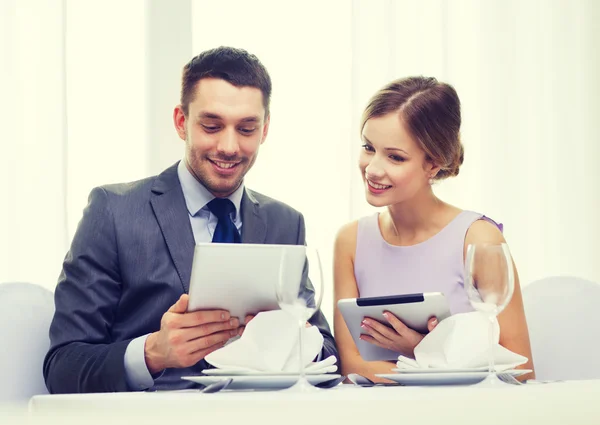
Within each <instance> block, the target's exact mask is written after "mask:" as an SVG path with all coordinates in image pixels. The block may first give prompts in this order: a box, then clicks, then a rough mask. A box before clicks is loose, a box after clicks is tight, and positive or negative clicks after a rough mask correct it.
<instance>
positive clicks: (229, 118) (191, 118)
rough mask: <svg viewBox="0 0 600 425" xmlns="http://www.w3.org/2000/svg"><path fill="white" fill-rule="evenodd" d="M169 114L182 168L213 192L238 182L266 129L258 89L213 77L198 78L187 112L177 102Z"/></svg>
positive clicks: (228, 191)
mask: <svg viewBox="0 0 600 425" xmlns="http://www.w3.org/2000/svg"><path fill="white" fill-rule="evenodd" d="M173 119H174V122H175V128H176V129H177V133H178V134H179V137H181V139H183V140H185V146H186V150H185V159H186V162H187V164H186V165H187V167H188V169H189V170H190V172H191V173H192V174H193V175H194V176H195V177H196V179H197V180H198V181H199V182H200V183H202V184H203V185H204V187H206V188H207V189H208V190H209V191H210V192H211V193H212V194H213V195H215V196H216V197H226V196H229V195H230V194H232V193H233V192H234V191H235V190H236V189H237V188H238V187H239V186H240V185H241V183H242V181H243V180H244V176H245V175H246V173H247V172H248V170H250V168H251V167H252V165H254V161H256V157H257V156H258V148H259V147H260V145H261V144H262V143H263V142H264V141H265V138H266V137H267V132H268V129H269V118H266V119H265V108H264V106H263V95H262V92H261V91H260V89H258V88H255V87H236V86H234V85H232V84H229V83H228V82H226V81H225V80H221V79H217V78H204V79H202V80H200V81H199V82H198V83H197V84H196V88H195V95H194V97H193V101H192V102H190V104H189V106H188V116H187V117H186V116H185V115H184V113H183V110H182V109H181V105H178V106H177V107H176V108H175V111H174V114H173Z"/></svg>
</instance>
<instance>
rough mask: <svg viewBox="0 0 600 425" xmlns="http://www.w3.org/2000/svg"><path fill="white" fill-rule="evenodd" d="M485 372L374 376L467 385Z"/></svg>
mask: <svg viewBox="0 0 600 425" xmlns="http://www.w3.org/2000/svg"><path fill="white" fill-rule="evenodd" d="M529 372H531V370H527V369H512V370H506V371H504V372H502V373H509V374H511V375H512V376H515V377H516V376H521V375H524V374H525V373H529ZM487 375H488V373H487V372H473V371H469V372H438V373H430V372H427V373H378V374H376V376H379V377H381V378H385V379H389V380H391V381H394V382H398V383H400V384H404V385H468V384H476V383H477V382H481V381H483V380H484V379H485V377H486V376H487Z"/></svg>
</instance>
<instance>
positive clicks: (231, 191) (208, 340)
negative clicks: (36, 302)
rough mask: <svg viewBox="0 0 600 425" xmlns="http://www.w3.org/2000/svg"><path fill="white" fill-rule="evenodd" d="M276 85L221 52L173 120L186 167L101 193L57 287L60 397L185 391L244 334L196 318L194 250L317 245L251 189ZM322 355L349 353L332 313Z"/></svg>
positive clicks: (51, 376)
mask: <svg viewBox="0 0 600 425" xmlns="http://www.w3.org/2000/svg"><path fill="white" fill-rule="evenodd" d="M270 96H271V79H270V77H269V74H268V73H267V71H266V69H265V68H264V66H263V65H262V64H261V63H260V61H259V60H258V59H257V58H256V57H255V56H254V55H251V54H249V53H248V52H246V51H244V50H239V49H233V48H228V47H220V48H217V49H213V50H209V51H206V52H203V53H201V54H200V55H198V56H197V57H195V58H194V59H192V60H191V61H190V62H189V63H188V64H187V65H186V66H185V67H184V69H183V76H182V88H181V104H180V105H178V106H177V107H176V108H175V111H174V114H173V120H174V124H175V128H176V130H177V133H178V134H179V137H180V138H181V139H183V140H184V141H185V157H184V160H183V161H181V162H179V163H178V164H175V165H174V166H172V167H170V168H168V169H167V170H165V171H164V172H163V173H161V174H160V175H158V176H155V177H150V178H147V179H144V180H141V181H137V182H133V183H127V184H117V185H109V186H104V187H100V188H95V189H94V190H92V192H91V194H90V197H89V203H88V206H87V207H86V209H85V212H84V215H83V218H82V220H81V222H80V224H79V227H78V229H77V232H76V234H75V237H74V238H73V242H72V245H71V249H70V251H69V253H68V254H67V256H66V259H65V261H64V264H63V270H62V273H61V276H60V279H59V284H58V286H57V288H56V292H55V303H56V313H55V316H54V320H53V321H52V325H51V327H50V340H51V346H50V350H49V352H48V354H47V355H46V358H45V361H44V377H45V379H46V385H47V387H48V389H49V390H50V392H51V393H79V392H102V391H128V390H145V389H151V390H156V389H179V388H188V387H193V386H194V385H195V384H193V383H191V382H188V381H183V380H181V379H180V377H181V376H185V375H194V374H199V373H200V372H201V371H202V370H203V369H204V368H207V367H209V365H208V364H207V363H206V362H205V360H204V357H205V356H206V355H208V354H209V353H211V352H213V351H215V350H217V349H218V348H220V347H222V346H223V345H224V343H225V342H226V341H227V340H228V339H230V338H231V337H232V336H235V335H240V334H241V333H242V331H243V325H244V323H240V320H244V319H243V318H240V320H238V319H237V318H231V317H230V315H229V312H227V311H221V310H218V311H198V312H191V313H186V311H187V302H188V296H187V294H186V293H187V292H188V289H189V281H190V273H191V265H192V256H193V250H194V243H198V242H210V241H212V242H230V243H234V242H244V243H269V244H295V245H302V244H304V243H305V229H304V219H303V217H302V215H301V214H300V213H299V212H297V211H295V210H294V209H292V208H290V207H289V206H287V205H285V204H283V203H281V202H278V201H276V200H274V199H271V198H268V197H266V196H264V195H261V194H259V193H256V192H253V191H250V190H248V189H246V188H245V187H244V183H243V180H244V176H245V175H246V173H247V172H248V170H250V168H251V167H252V165H253V164H254V162H255V160H256V157H257V155H258V149H259V147H260V145H261V144H262V143H263V142H264V141H265V138H266V137H267V133H268V129H269V119H270V118H269V102H270ZM310 323H311V324H312V325H314V326H318V328H319V330H320V331H321V333H322V334H323V336H324V340H325V342H324V345H323V351H322V352H321V355H322V356H323V358H325V357H327V356H329V355H332V354H333V355H337V351H336V348H335V343H334V341H333V337H332V335H331V332H330V330H329V326H328V324H327V321H326V320H325V318H324V316H323V314H322V313H321V312H320V311H318V312H317V313H316V314H315V315H314V316H313V317H312V319H311V320H310Z"/></svg>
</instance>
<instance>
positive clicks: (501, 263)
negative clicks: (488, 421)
mask: <svg viewBox="0 0 600 425" xmlns="http://www.w3.org/2000/svg"><path fill="white" fill-rule="evenodd" d="M514 288H515V275H514V269H513V263H512V259H511V256H510V251H509V250H508V245H507V244H505V243H502V244H474V245H469V246H468V247H467V256H466V259H465V290H466V292H467V297H468V298H469V301H470V303H471V305H472V306H473V308H474V309H475V310H477V311H480V312H481V313H483V314H485V315H486V316H487V318H488V320H489V331H488V333H489V337H488V338H489V348H488V349H489V353H488V356H489V357H488V362H489V367H488V369H489V373H488V376H487V378H486V379H485V380H484V381H482V382H481V383H480V384H479V385H483V386H491V385H504V383H503V382H502V381H501V380H500V379H499V378H498V376H497V375H496V370H495V366H494V351H495V347H496V344H497V337H498V334H497V333H496V332H495V329H496V321H497V316H498V314H500V313H501V312H502V311H503V310H504V309H505V308H506V306H507V305H508V303H509V302H510V300H511V298H512V295H513V292H514Z"/></svg>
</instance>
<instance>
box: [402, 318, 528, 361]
mask: <svg viewBox="0 0 600 425" xmlns="http://www.w3.org/2000/svg"><path fill="white" fill-rule="evenodd" d="M499 330H500V328H499V326H498V321H497V320H496V321H495V322H494V330H493V334H492V341H493V343H494V349H493V353H494V363H495V368H496V370H497V371H503V370H507V369H513V368H514V367H516V366H518V365H521V364H523V363H526V362H527V357H524V356H521V355H519V354H516V353H513V352H512V351H510V350H508V349H507V348H504V347H503V346H501V345H500V344H498V341H499V333H500V332H499ZM489 333H490V323H489V319H488V318H487V317H486V316H485V315H483V314H481V313H480V312H471V313H461V314H455V315H453V316H450V317H448V318H447V319H445V320H442V321H441V322H440V323H439V324H438V325H437V326H436V327H435V329H434V330H433V331H431V332H429V333H428V334H427V335H425V337H424V338H423V340H422V341H421V342H420V343H419V345H417V346H416V347H415V351H414V352H415V358H414V360H413V359H410V358H408V357H405V356H399V357H398V362H397V363H396V366H397V368H398V369H414V368H439V369H474V368H482V367H485V366H487V365H488V358H489V347H490V336H489Z"/></svg>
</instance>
